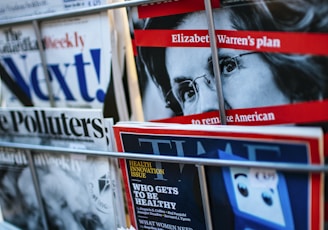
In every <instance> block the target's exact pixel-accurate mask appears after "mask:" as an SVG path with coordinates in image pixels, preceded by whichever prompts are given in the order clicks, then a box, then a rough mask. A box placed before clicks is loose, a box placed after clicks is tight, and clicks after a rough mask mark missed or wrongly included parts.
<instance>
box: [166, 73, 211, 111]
mask: <svg viewBox="0 0 328 230" xmlns="http://www.w3.org/2000/svg"><path fill="white" fill-rule="evenodd" d="M201 79H202V80H203V81H202V82H203V83H204V84H205V85H206V86H207V87H208V88H209V89H211V90H215V89H216V87H215V82H214V78H209V77H207V75H206V74H204V75H201V76H198V77H196V78H194V79H187V80H183V81H181V82H179V83H178V84H175V85H173V86H172V88H171V90H170V91H169V92H168V93H167V94H166V97H165V101H166V107H172V104H171V103H172V96H173V97H174V98H175V99H176V100H177V102H178V103H179V105H180V107H181V109H182V110H183V111H185V110H186V109H191V108H193V107H194V105H195V104H196V102H197V101H198V97H199V80H201ZM197 81H198V83H197Z"/></svg>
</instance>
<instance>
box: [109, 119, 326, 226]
mask: <svg viewBox="0 0 328 230" xmlns="http://www.w3.org/2000/svg"><path fill="white" fill-rule="evenodd" d="M114 133H115V138H116V143H117V148H118V151H120V152H126V157H127V159H125V160H124V159H122V160H121V169H122V174H123V178H124V185H125V189H126V196H127V200H128V208H129V214H130V217H131V224H132V227H134V228H137V229H156V228H164V229H166V228H168V227H170V229H203V228H204V226H205V218H204V211H203V207H204V206H203V205H204V204H203V203H202V198H201V194H200V188H199V178H198V174H197V167H196V166H195V165H192V164H179V163H165V161H163V162H157V161H156V162H155V161H152V160H131V159H130V160H129V154H131V153H139V154H145V155H146V154H154V155H167V156H174V157H177V159H180V158H181V157H197V158H202V159H204V158H213V159H221V160H234V161H235V162H240V161H250V162H254V161H256V162H263V164H265V162H271V163H288V164H291V165H292V164H293V163H295V164H299V163H300V164H305V165H323V163H324V159H323V135H322V130H321V129H320V128H316V127H294V126H291V127H273V126H272V127H271V126H267V127H246V126H217V125H208V126H204V125H183V124H167V123H151V122H144V123H137V122H125V123H124V122H119V123H117V124H116V125H114ZM179 157H180V158H179ZM230 165H231V164H230ZM205 169H206V170H205V171H206V175H207V176H206V178H207V179H206V183H207V190H208V195H209V206H210V211H211V213H212V215H211V220H212V224H213V229H322V228H323V204H324V203H323V199H324V196H323V195H324V192H323V179H324V175H323V173H318V174H307V173H303V174H302V173H299V172H297V173H295V172H292V171H283V170H276V169H274V168H271V169H266V168H265V167H264V168H256V167H240V166H239V167H238V166H231V167H221V168H220V167H214V166H207V167H205ZM233 175H235V177H233ZM237 175H243V176H242V177H241V178H239V179H237ZM265 178H266V179H265ZM238 191H239V192H238ZM254 194H256V195H255V196H254V197H253V195H254ZM255 204H256V205H255Z"/></svg>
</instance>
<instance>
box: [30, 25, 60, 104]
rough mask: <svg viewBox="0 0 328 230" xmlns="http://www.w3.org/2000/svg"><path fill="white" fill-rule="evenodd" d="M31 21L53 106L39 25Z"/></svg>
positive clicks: (52, 95) (53, 100)
mask: <svg viewBox="0 0 328 230" xmlns="http://www.w3.org/2000/svg"><path fill="white" fill-rule="evenodd" d="M32 23H33V29H34V33H35V36H36V38H37V42H38V47H39V54H40V58H41V64H42V71H43V74H44V77H45V79H46V85H47V90H48V94H49V102H50V106H51V107H55V99H54V94H53V90H52V87H51V83H50V76H49V73H48V68H47V60H46V55H45V53H44V48H43V45H42V35H41V30H40V25H39V22H38V21H37V20H33V21H32Z"/></svg>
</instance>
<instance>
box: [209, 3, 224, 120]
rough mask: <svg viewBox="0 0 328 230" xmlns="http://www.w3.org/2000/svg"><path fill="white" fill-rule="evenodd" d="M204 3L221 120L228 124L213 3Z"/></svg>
mask: <svg viewBox="0 0 328 230" xmlns="http://www.w3.org/2000/svg"><path fill="white" fill-rule="evenodd" d="M204 3H205V10H206V16H207V23H208V33H209V36H210V45H211V51H212V62H213V70H214V71H213V72H214V77H215V80H216V81H215V82H216V91H217V97H218V103H219V111H220V121H221V125H226V124H227V119H226V113H225V106H224V97H223V90H222V84H221V71H220V65H219V55H218V46H217V39H216V36H215V26H214V19H213V10H212V4H211V0H204Z"/></svg>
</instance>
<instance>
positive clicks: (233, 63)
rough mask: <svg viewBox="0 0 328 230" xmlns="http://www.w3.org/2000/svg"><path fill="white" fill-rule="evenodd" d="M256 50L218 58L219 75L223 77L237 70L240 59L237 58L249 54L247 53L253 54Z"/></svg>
mask: <svg viewBox="0 0 328 230" xmlns="http://www.w3.org/2000/svg"><path fill="white" fill-rule="evenodd" d="M255 53H257V52H248V53H242V54H238V55H236V56H233V57H222V58H220V60H219V66H220V71H221V75H223V77H229V76H230V75H232V74H234V73H236V72H237V71H238V70H240V61H239V58H241V57H243V56H245V55H249V54H255Z"/></svg>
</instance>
